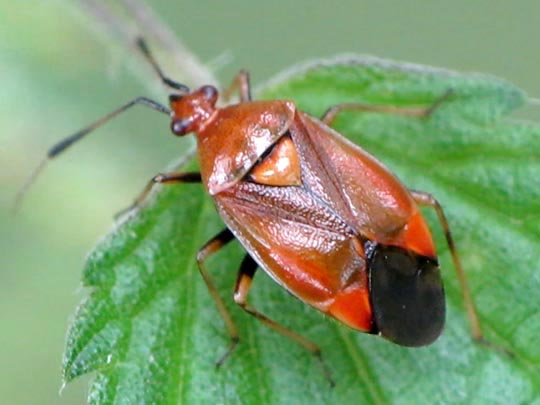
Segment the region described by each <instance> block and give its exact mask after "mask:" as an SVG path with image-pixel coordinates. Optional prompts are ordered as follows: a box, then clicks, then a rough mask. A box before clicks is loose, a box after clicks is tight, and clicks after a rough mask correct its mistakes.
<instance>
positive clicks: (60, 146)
mask: <svg viewBox="0 0 540 405" xmlns="http://www.w3.org/2000/svg"><path fill="white" fill-rule="evenodd" d="M136 44H137V47H138V48H139V50H140V51H141V53H142V54H143V56H144V57H145V59H146V60H147V61H148V62H149V63H150V64H151V65H152V67H153V68H154V70H155V72H156V73H157V75H158V76H159V78H160V79H161V81H162V82H163V83H164V84H165V85H167V86H169V87H171V88H173V89H175V90H177V91H179V92H180V95H183V94H187V93H189V91H190V90H189V87H187V86H186V85H184V84H181V83H178V82H175V81H174V80H172V79H169V78H168V77H167V76H165V75H164V74H163V71H162V70H161V68H160V67H159V65H158V63H157V62H156V60H155V59H154V57H153V56H152V53H151V52H150V49H149V48H148V45H147V44H146V42H145V41H144V39H143V38H141V37H138V38H137V39H136ZM139 104H140V105H143V106H145V107H149V108H151V109H153V110H156V111H159V112H161V113H164V114H167V115H170V113H171V111H170V110H169V108H167V107H165V106H164V105H161V104H160V103H158V102H156V101H154V100H151V99H149V98H146V97H137V98H136V99H134V100H131V101H130V102H128V103H126V104H124V105H122V106H120V107H118V108H117V109H115V110H113V111H111V112H110V113H108V114H107V115H105V116H103V117H101V118H100V119H98V120H97V121H95V122H93V123H92V124H90V125H88V126H87V127H85V128H83V129H81V130H79V131H77V132H75V133H74V134H72V135H70V136H68V137H66V138H64V139H62V140H61V141H60V142H58V143H57V144H55V145H54V146H53V147H52V148H50V149H49V151H48V152H47V155H46V156H45V158H44V159H43V160H42V161H41V163H40V164H39V165H38V167H37V168H36V169H35V170H34V171H33V172H32V174H31V175H30V177H29V178H28V180H27V181H26V182H25V183H24V184H23V185H22V187H21V188H20V190H19V192H18V193H17V195H16V197H15V201H14V204H13V211H14V212H16V211H17V210H18V208H19V207H20V205H21V202H22V200H23V198H24V196H25V195H26V193H27V192H28V190H29V189H30V186H31V185H32V184H33V183H34V181H35V180H36V178H37V177H38V176H39V175H40V174H41V172H43V170H44V168H45V166H46V164H47V162H48V161H49V160H50V159H52V158H54V157H56V156H58V155H60V154H61V153H62V152H64V151H65V150H66V149H67V148H69V147H70V146H71V145H73V144H74V143H75V142H78V141H79V140H81V139H82V138H84V137H85V136H86V135H88V134H89V133H90V132H92V131H94V130H95V129H97V128H99V127H100V126H102V125H103V124H105V123H106V122H108V121H110V120H111V119H113V118H114V117H116V116H117V115H119V114H121V113H123V112H124V111H126V110H128V109H129V108H131V107H133V106H135V105H139Z"/></svg>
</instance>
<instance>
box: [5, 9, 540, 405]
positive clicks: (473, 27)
mask: <svg viewBox="0 0 540 405" xmlns="http://www.w3.org/2000/svg"><path fill="white" fill-rule="evenodd" d="M110 3H113V1H111V2H110ZM149 3H150V2H149ZM330 3H331V2H326V1H324V2H323V1H313V0H301V1H299V0H295V1H290V0H288V1H283V0H279V1H277V0H274V1H272V2H258V1H227V2H209V1H202V0H199V1H192V2H187V1H180V0H175V1H170V0H169V1H165V0H161V1H157V0H154V1H152V2H151V4H152V7H153V9H154V11H155V12H156V13H157V14H158V15H159V16H160V17H161V18H162V19H163V20H164V21H165V22H166V23H167V24H168V25H169V26H170V27H171V28H172V29H173V30H174V31H175V32H176V34H177V35H178V36H179V37H180V38H182V39H183V40H184V41H185V43H186V45H188V46H189V47H190V48H191V49H192V50H193V51H194V52H195V53H196V54H197V55H198V56H199V57H200V58H201V59H202V60H203V61H207V62H210V61H215V60H216V58H217V59H218V60H219V59H220V58H218V57H219V56H220V55H223V54H224V52H227V53H228V55H229V56H231V57H232V58H231V59H230V61H229V62H228V63H227V64H226V65H223V64H221V65H219V64H218V69H217V71H216V74H217V76H218V77H219V78H220V80H221V81H222V82H223V83H227V82H228V81H229V80H230V78H231V77H232V75H233V74H234V73H235V72H236V71H237V70H238V69H239V68H241V67H243V68H247V69H249V70H251V71H252V78H253V82H254V83H255V84H257V83H261V82H263V81H264V80H266V79H268V78H270V77H271V76H272V75H273V74H275V73H277V72H279V71H280V70H282V69H285V68H287V67H289V66H291V65H292V64H295V63H298V62H302V61H304V60H306V59H313V58H319V57H328V56H331V55H334V54H338V53H344V52H352V53H367V54H373V55H378V56H381V57H387V58H393V59H398V60H406V61H411V62H416V63H423V64H429V65H435V66H444V67H448V68H452V69H457V70H462V71H479V72H486V73H492V74H495V75H498V76H501V77H504V78H507V79H508V80H510V81H512V82H514V83H516V84H518V85H519V86H520V87H522V88H523V89H525V90H526V91H527V92H528V93H529V94H530V95H531V96H532V97H534V96H540V77H539V74H538V72H539V71H540V46H539V45H538V38H539V36H540V26H539V25H538V15H540V2H538V1H533V0H529V1H517V2H507V1H487V0H483V1H476V2H474V4H473V2H469V1H465V0H459V1H453V2H429V3H428V2H423V1H418V0H416V1H408V2H398V1H394V2H367V1H341V2H335V3H333V4H330ZM120 4H121V3H120V2H118V5H120ZM118 10H119V13H121V12H122V9H121V8H120V6H119V8H118ZM143 34H144V33H143ZM110 38H111V37H109V36H108V35H107V34H106V33H105V30H104V28H103V26H101V25H100V24H98V23H96V22H95V20H94V19H93V17H91V16H90V15H88V14H86V13H84V12H82V11H81V9H80V8H79V6H78V2H77V1H69V2H68V1H59V0H57V1H30V0H28V1H21V2H13V1H8V0H0V164H1V167H0V187H1V188H0V190H1V191H0V221H1V238H0V249H1V251H0V253H1V254H0V258H1V259H0V260H1V261H0V263H1V267H0V325H1V331H0V402H1V403H5V404H58V403H60V404H73V403H83V402H84V401H85V391H86V386H87V383H88V381H87V380H84V379H83V380H79V381H77V382H75V383H73V384H71V385H69V386H68V387H66V388H65V389H64V390H63V392H62V395H61V396H59V390H60V386H61V376H60V365H61V357H62V350H63V344H64V338H65V333H66V328H67V326H68V324H69V319H70V316H71V315H72V314H73V312H74V309H75V306H76V305H77V303H78V302H79V301H80V299H81V298H82V297H83V295H84V293H83V292H82V291H81V289H80V288H79V279H80V270H81V269H82V266H83V262H84V256H85V253H86V252H88V251H89V250H90V249H91V248H92V246H93V245H94V244H95V242H96V240H97V239H98V238H99V237H100V235H103V234H104V233H106V232H107V231H108V230H109V229H110V227H111V224H112V222H113V221H112V216H113V214H114V213H116V212H117V211H119V210H120V209H121V208H124V207H125V206H127V205H128V204H129V203H130V202H131V200H132V198H133V197H134V196H135V195H136V194H137V192H138V191H139V190H140V189H141V188H142V186H143V185H144V184H145V182H146V181H147V179H149V178H150V177H151V176H152V175H153V174H155V173H157V172H158V171H160V170H162V169H163V168H164V167H165V166H166V165H167V163H169V162H170V161H172V160H174V158H175V150H178V148H181V147H185V146H186V143H183V144H179V142H178V140H176V139H174V138H173V137H172V136H170V135H169V130H168V125H169V124H168V122H167V120H166V119H163V117H162V116H160V115H159V114H155V113H152V112H150V111H146V110H144V109H139V110H138V111H133V112H132V113H131V114H129V113H128V114H126V115H125V116H123V118H119V119H118V120H116V121H115V122H114V123H111V124H110V125H108V126H107V127H106V128H103V130H101V131H99V132H98V133H95V134H94V135H93V136H92V137H90V138H88V139H87V140H86V141H85V142H83V144H80V145H78V147H75V148H74V149H73V150H72V151H70V153H68V154H66V155H64V156H63V157H62V158H61V159H58V161H55V162H54V163H53V164H51V165H50V166H49V167H48V170H46V171H45V173H44V174H43V176H42V177H41V178H40V179H39V180H38V181H37V183H36V184H35V187H34V188H33V189H32V190H31V191H30V193H29V194H28V196H27V198H26V200H25V201H24V204H23V206H22V207H21V209H20V211H19V212H18V214H17V216H13V215H12V213H11V211H10V208H11V204H12V202H13V198H14V196H15V193H16V190H17V189H18V188H19V187H20V185H21V183H22V182H23V181H24V180H25V179H26V178H27V176H28V175H29V173H30V172H31V171H32V169H33V168H34V167H35V166H36V164H37V163H38V162H39V161H40V159H41V158H42V157H43V156H44V154H45V152H46V150H47V148H48V147H49V146H50V145H52V144H53V143H54V142H55V141H57V140H59V139H60V138H61V137H63V136H65V135H67V134H69V133H71V132H73V131H75V130H77V129H79V128H80V127H81V126H83V125H85V124H87V123H89V122H91V121H92V120H94V119H95V118H97V117H99V116H100V115H102V114H104V113H105V112H108V111H110V110H111V109H113V108H114V107H116V106H118V105H119V104H121V103H123V102H126V101H127V100H129V99H131V98H133V97H135V96H138V95H152V96H156V95H157V96H158V97H159V95H160V93H159V92H157V91H156V89H157V90H159V89H160V88H159V86H157V82H156V81H155V78H154V77H153V76H152V74H151V72H150V70H148V69H146V70H145V68H140V67H137V68H136V69H133V64H134V63H135V64H136V65H137V66H139V65H141V63H140V60H139V59H137V58H136V57H134V56H133V55H132V54H131V51H130V50H128V49H125V47H123V46H122V45H121V44H119V43H118V42H117V41H115V40H114V39H110ZM107 42H108V43H107ZM159 57H160V58H166V55H162V54H160V55H159ZM165 62H167V61H164V63H165ZM169 62H170V61H169ZM134 72H137V73H136V74H134ZM145 80H146V83H145ZM151 88H153V89H154V90H152V91H151V90H150V89H151ZM161 100H163V101H166V93H165V92H164V91H163V92H162V93H161ZM520 116H521V117H526V118H531V119H538V118H540V107H530V108H528V109H526V110H525V111H524V112H521V113H520ZM479 159H481V156H479Z"/></svg>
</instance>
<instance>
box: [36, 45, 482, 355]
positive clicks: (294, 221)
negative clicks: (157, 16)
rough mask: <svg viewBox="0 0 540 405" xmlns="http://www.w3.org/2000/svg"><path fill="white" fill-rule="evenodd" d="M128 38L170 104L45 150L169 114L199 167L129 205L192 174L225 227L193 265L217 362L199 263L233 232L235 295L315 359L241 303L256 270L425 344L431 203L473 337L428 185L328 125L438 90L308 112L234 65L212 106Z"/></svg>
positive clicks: (440, 297)
mask: <svg viewBox="0 0 540 405" xmlns="http://www.w3.org/2000/svg"><path fill="white" fill-rule="evenodd" d="M138 46H139V48H140V49H141V51H142V52H143V54H144V55H145V56H146V58H147V59H148V60H149V62H150V63H151V64H152V66H153V67H154V69H155V71H156V72H157V74H158V75H159V77H160V78H161V80H162V82H163V83H164V84H165V85H167V86H169V87H170V88H172V89H173V90H174V92H173V94H171V95H170V98H169V100H170V109H169V108H167V107H165V106H162V105H160V104H159V103H157V102H155V101H152V100H150V99H147V98H137V99H135V100H133V101H131V102H129V103H127V104H126V105H124V106H122V107H120V108H118V109H117V110H115V111H113V112H111V113H110V114H108V115H107V116H105V117H103V118H102V119H100V120H98V121H96V122H95V123H94V124H92V125H90V126H89V127H87V128H85V129H83V130H81V131H79V132H77V133H75V134H74V135H72V136H70V137H68V138H66V139H64V140H63V141H61V142H59V143H58V144H57V145H55V146H54V147H53V148H51V149H50V151H49V153H48V156H47V159H50V158H53V157H55V156H57V155H58V154H60V153H61V152H63V151H64V150H66V149H67V148H68V147H69V146H70V145H72V144H73V143H74V142H76V141H78V140H80V139H81V138H83V137H84V136H85V135H86V134H88V133H89V132H91V131H92V130H94V129H95V128H97V127H98V126H101V125H102V124H104V123H105V122H107V121H108V120H110V119H111V118H113V117H114V116H116V115H118V114H120V113H121V112H123V111H125V110H126V109H128V108H130V107H132V106H133V105H136V104H143V105H146V106H149V107H151V108H153V109H155V110H158V111H160V112H162V113H166V114H168V115H170V116H171V129H172V132H173V133H174V134H175V135H178V136H183V135H186V134H188V133H194V134H195V135H196V136H197V144H198V157H199V163H200V173H192V172H189V173H186V172H174V173H166V174H159V175H157V176H155V177H154V178H153V179H152V180H151V181H150V182H149V183H148V185H147V187H146V188H145V190H143V192H142V193H141V195H140V196H139V197H138V198H137V199H136V201H135V204H134V205H135V206H138V205H140V203H141V202H142V201H143V200H144V198H145V197H146V195H147V194H148V192H149V191H150V189H151V188H152V186H153V185H154V184H156V183H160V184H173V183H195V182H202V183H203V185H204V187H205V188H206V190H207V191H208V193H209V194H210V195H211V196H212V198H213V199H214V202H215V205H216V208H217V211H218V213H219V214H220V216H221V218H222V219H223V221H224V222H225V224H226V226H227V228H226V229H225V230H223V231H222V232H221V233H219V234H218V235H216V236H215V237H214V238H213V239H211V240H210V241H209V242H208V243H206V244H205V245H204V246H203V247H202V248H201V249H200V250H199V253H198V255H197V262H198V264H199V269H200V272H201V274H202V276H203V278H204V281H205V283H206V285H207V287H208V289H209V291H210V294H211V296H212V298H213V300H214V301H215V303H216V306H217V308H218V310H219V313H220V315H221V317H222V318H223V320H224V322H225V325H226V327H227V330H228V333H229V335H230V337H231V345H230V347H229V349H228V350H227V352H226V353H225V354H224V355H223V356H222V357H221V358H220V359H219V361H218V365H220V364H221V363H222V362H223V361H224V359H225V358H226V357H227V356H228V355H229V354H230V353H231V351H232V350H233V349H234V347H235V345H236V343H237V342H238V330H237V327H236V326H235V323H234V322H233V320H232V318H231V316H230V315H229V312H228V310H227V309H226V306H225V305H224V303H223V300H222V298H221V297H220V295H219V293H218V291H217V289H216V287H215V286H214V283H213V281H212V279H211V278H210V276H209V275H208V272H207V270H206V269H205V266H204V261H205V259H206V258H207V257H208V256H209V255H211V254H212V253H214V252H216V251H217V250H219V249H220V248H221V247H222V246H224V245H225V244H227V243H228V242H230V241H231V240H233V239H238V240H239V241H240V243H241V244H242V245H243V246H244V247H245V249H246V251H247V254H246V256H245V258H244V260H243V261H242V263H241V265H240V270H239V273H238V279H237V282H236V286H235V290H234V301H235V302H236V303H237V304H238V305H240V306H241V307H242V308H243V309H244V310H245V311H247V312H248V313H250V314H251V315H253V316H255V317H256V318H258V319H259V320H261V321H262V322H264V323H265V324H266V325H268V326H269V327H271V328H273V329H275V330H276V331H278V332H280V333H281V334H283V335H285V336H287V337H289V338H292V339H294V340H295V341H297V342H298V343H300V344H302V345H303V346H304V347H306V348H307V349H308V350H310V351H311V352H312V353H314V354H315V355H317V356H318V357H319V358H320V349H319V347H318V346H317V345H316V344H314V343H312V342H311V341H309V340H307V339H306V338H304V337H303V336H301V335H299V334H297V333H295V332H293V331H291V330H289V329H287V328H285V327H283V326H281V325H280V324H278V323H276V322H275V321H273V320H271V319H269V318H267V317H266V316H265V315H263V314H261V313H260V312H258V311H257V310H256V309H255V308H253V307H251V306H250V305H249V304H248V303H247V297H248V292H249V288H250V285H251V282H252V279H253V276H254V274H255V271H256V269H257V268H258V267H261V268H262V269H263V270H264V271H265V272H266V273H267V274H268V275H270V277H272V278H273V279H274V280H275V281H276V282H277V283H278V284H280V285H281V286H282V287H284V288H285V289H286V290H288V291H289V292H290V293H292V294H293V295H295V296H296V297H298V298H299V299H300V300H302V301H304V302H306V303H308V304H309V305H311V306H312V307H314V308H316V309H318V310H319V311H321V312H323V313H325V314H327V315H329V316H331V317H333V318H335V319H337V320H339V321H340V322H342V323H344V324H345V325H347V326H349V327H351V328H354V329H357V330H359V331H362V332H367V333H372V334H378V335H380V336H382V337H384V338H386V339H388V340H390V341H392V342H394V343H397V344H399V345H403V346H422V345H426V344H429V343H431V342H433V341H434V340H435V339H436V338H437V337H438V336H439V335H440V333H441V331H442V328H443V325H444V319H445V299H444V290H443V284H442V279H441V275H440V270H439V266H438V262H437V255H436V252H435V246H434V243H433V239H432V236H431V233H430V230H429V228H428V226H427V224H426V221H425V220H424V217H423V216H422V214H421V212H420V209H419V206H429V207H432V208H434V209H435V210H436V213H437V215H438V218H439V220H440V222H441V225H442V227H443V229H444V232H445V236H446V241H447V243H448V246H449V248H450V251H451V254H452V257H453V261H454V264H455V267H456V270H457V274H458V276H459V281H460V284H461V287H462V289H463V293H464V299H465V304H466V307H467V310H468V316H469V319H470V321H471V326H472V333H473V336H474V337H475V338H476V339H478V340H482V333H481V330H480V325H479V322H478V317H477V315H476V312H475V309H474V305H473V301H472V299H471V294H470V292H469V290H468V288H467V284H466V280H465V276H464V272H463V269H462V267H461V264H460V261H459V258H458V255H457V253H456V249H455V246H454V243H453V240H452V236H451V234H450V231H449V227H448V223H447V220H446V218H445V215H444V213H443V210H442V208H441V206H440V204H439V203H438V202H437V201H436V200H435V198H434V197H432V196H431V195H430V194H427V193H424V192H419V191H412V190H409V189H408V188H407V187H405V186H404V185H403V184H402V183H401V182H400V181H399V180H398V179H397V178H396V176H395V175H393V174H392V173H391V172H390V171H389V170H388V169H387V168H386V167H385V166H384V165H383V164H382V163H380V162H379V161H378V160H376V159H375V158H374V157H372V156H371V155H369V154H368V153H367V152H366V151H364V150H363V149H361V148H360V147H359V146H357V145H354V144H352V143H351V142H349V141H348V140H346V139H345V138H344V137H343V136H341V135H340V134H339V133H337V132H336V131H334V130H333V129H332V128H330V125H331V123H332V121H333V119H334V118H335V116H336V115H337V114H339V113H340V112H341V111H343V110H358V111H378V112H384V113H397V114H407V115H412V116H417V117H428V116H429V115H430V113H431V112H432V111H433V110H434V108H435V107H436V106H438V105H439V104H440V103H441V102H442V101H443V100H444V99H445V96H444V95H443V96H442V97H441V98H440V99H439V100H438V101H435V102H434V103H433V104H432V105H431V106H427V107H426V108H412V109H400V108H395V107H391V106H368V105H360V104H343V105H338V106H334V107H332V108H330V109H329V110H328V111H327V112H326V113H325V114H324V116H323V117H322V118H321V119H316V118H313V117H311V116H309V115H308V114H306V113H303V112H302V111H299V110H298V109H297V108H296V105H295V103H294V102H293V101H290V100H271V101H252V100H251V94H250V84H249V76H248V74H247V72H245V71H242V72H240V74H239V75H238V76H237V77H236V80H235V82H234V83H233V85H232V86H231V89H238V90H239V94H240V102H239V103H238V104H234V105H229V106H227V107H224V108H218V107H216V102H217V100H218V91H217V89H216V88H215V87H213V86H203V87H201V88H199V89H197V90H195V91H191V90H190V89H189V88H187V87H186V86H185V85H183V84H179V83H177V82H175V81H173V80H171V79H169V78H167V77H166V76H165V75H164V74H163V73H162V71H161V69H160V68H159V66H158V65H157V63H156V62H155V60H154V59H153V57H152V56H151V54H150V52H149V50H148V48H147V46H146V44H145V43H144V42H143V41H142V40H140V39H139V40H138ZM41 167H43V165H41V166H40V169H41ZM34 177H35V176H34Z"/></svg>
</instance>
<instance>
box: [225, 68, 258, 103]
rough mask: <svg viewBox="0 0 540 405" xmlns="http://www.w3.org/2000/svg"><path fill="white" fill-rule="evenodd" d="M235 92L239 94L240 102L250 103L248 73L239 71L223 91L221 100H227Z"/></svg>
mask: <svg viewBox="0 0 540 405" xmlns="http://www.w3.org/2000/svg"><path fill="white" fill-rule="evenodd" d="M235 91H238V93H240V101H241V102H245V101H251V85H250V82H249V72H248V71H247V70H241V71H240V72H238V74H237V75H236V76H235V77H234V79H233V81H232V83H231V85H230V86H229V87H227V88H226V89H225V90H223V92H222V97H223V99H224V100H228V99H229V98H230V97H231V95H232V93H233V92H235Z"/></svg>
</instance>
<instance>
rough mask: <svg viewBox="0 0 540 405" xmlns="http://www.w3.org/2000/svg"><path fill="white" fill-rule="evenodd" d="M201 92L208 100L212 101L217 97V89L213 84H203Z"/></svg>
mask: <svg viewBox="0 0 540 405" xmlns="http://www.w3.org/2000/svg"><path fill="white" fill-rule="evenodd" d="M201 92H202V94H203V96H204V98H205V99H207V100H209V101H213V100H216V99H217V94H218V91H217V89H216V88H215V87H214V86H210V85H207V86H203V87H201Z"/></svg>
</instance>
